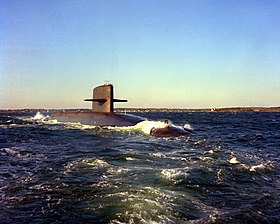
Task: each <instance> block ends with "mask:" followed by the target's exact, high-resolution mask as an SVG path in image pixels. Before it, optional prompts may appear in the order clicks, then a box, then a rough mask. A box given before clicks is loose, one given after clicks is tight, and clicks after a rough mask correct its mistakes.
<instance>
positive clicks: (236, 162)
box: [229, 157, 240, 164]
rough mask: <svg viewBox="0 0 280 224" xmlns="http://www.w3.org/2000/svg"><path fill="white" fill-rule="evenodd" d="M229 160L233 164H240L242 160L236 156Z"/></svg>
mask: <svg viewBox="0 0 280 224" xmlns="http://www.w3.org/2000/svg"><path fill="white" fill-rule="evenodd" d="M229 162H230V163H231V164H238V163H240V162H239V161H238V160H237V158H236V157H232V158H231V159H230V160H229Z"/></svg>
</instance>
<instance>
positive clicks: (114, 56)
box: [0, 0, 280, 109]
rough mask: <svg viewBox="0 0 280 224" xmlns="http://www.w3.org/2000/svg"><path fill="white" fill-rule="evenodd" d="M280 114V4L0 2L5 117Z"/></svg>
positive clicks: (261, 0)
mask: <svg viewBox="0 0 280 224" xmlns="http://www.w3.org/2000/svg"><path fill="white" fill-rule="evenodd" d="M104 80H109V81H110V82H111V83H112V84H114V86H115V90H116V91H115V96H116V97H118V98H127V99H128V100H129V102H128V103H126V104H125V103H119V104H118V105H117V106H118V107H170V108H203V107H228V106H279V105H280V1H278V0H266V1H265V0H246V1H244V0H240V1H238V0H232V1H231V0H59V1H57V0H43V1H38V0H24V1H23V0H0V108H1V109H7V108H90V107H91V105H90V103H86V102H83V99H84V98H89V97H91V94H92V88H93V87H94V86H97V85H100V84H103V82H104Z"/></svg>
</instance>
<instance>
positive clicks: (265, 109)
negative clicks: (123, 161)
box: [0, 107, 280, 113]
mask: <svg viewBox="0 0 280 224" xmlns="http://www.w3.org/2000/svg"><path fill="white" fill-rule="evenodd" d="M63 110H65V111H77V112H78V111H80V112H86V111H91V110H90V109H34V108H32V109H0V113H19V112H25V113H28V112H30V113H32V112H37V111H40V112H54V111H63ZM115 112H119V113H125V112H127V113H134V112H140V113H148V112H170V113H172V112H176V113H195V112H213V113H217V112H218V113H219V112H220V113H221V112H230V113H239V112H280V107H231V108H205V109H176V108H115Z"/></svg>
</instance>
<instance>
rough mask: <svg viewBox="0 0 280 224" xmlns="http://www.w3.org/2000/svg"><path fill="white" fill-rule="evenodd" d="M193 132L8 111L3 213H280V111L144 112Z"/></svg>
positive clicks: (2, 147)
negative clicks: (160, 132) (151, 131)
mask: <svg viewBox="0 0 280 224" xmlns="http://www.w3.org/2000/svg"><path fill="white" fill-rule="evenodd" d="M137 115H140V116H143V117H147V118H149V119H150V120H162V119H169V120H171V121H172V122H173V123H174V124H177V125H181V126H182V125H184V124H186V123H187V124H189V125H190V126H191V128H192V129H193V130H194V133H193V134H192V135H190V136H187V137H186V136H185V137H168V138H160V137H152V136H149V135H145V134H144V133H143V132H141V130H138V129H135V130H134V129H131V130H118V129H101V128H98V127H96V128H93V127H87V126H81V125H78V124H61V123H53V122H40V121H34V120H32V119H31V117H32V116H34V114H33V115H31V114H0V206H1V209H0V222H1V223H280V169H279V168H280V113H143V114H140V113H138V114H137Z"/></svg>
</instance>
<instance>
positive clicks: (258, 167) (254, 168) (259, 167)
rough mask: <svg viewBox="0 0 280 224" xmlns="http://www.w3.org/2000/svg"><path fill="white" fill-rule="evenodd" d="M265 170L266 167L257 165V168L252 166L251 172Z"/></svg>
mask: <svg viewBox="0 0 280 224" xmlns="http://www.w3.org/2000/svg"><path fill="white" fill-rule="evenodd" d="M260 169H261V170H263V169H265V166H264V165H263V164H260V165H256V166H251V168H250V171H251V172H256V170H260Z"/></svg>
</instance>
